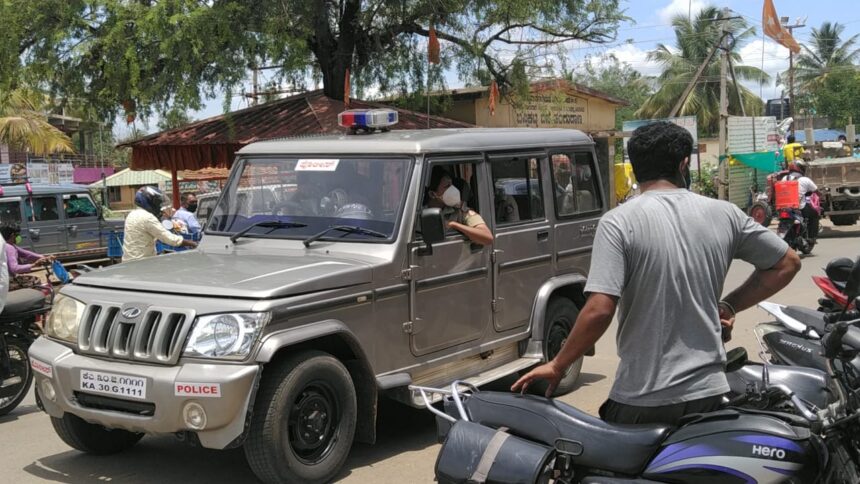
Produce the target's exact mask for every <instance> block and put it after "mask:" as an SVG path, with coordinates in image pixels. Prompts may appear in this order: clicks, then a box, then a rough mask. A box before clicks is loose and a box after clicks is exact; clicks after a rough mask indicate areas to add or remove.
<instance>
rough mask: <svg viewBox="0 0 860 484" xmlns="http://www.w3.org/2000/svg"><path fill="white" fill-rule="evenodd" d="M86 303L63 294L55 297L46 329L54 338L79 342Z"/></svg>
mask: <svg viewBox="0 0 860 484" xmlns="http://www.w3.org/2000/svg"><path fill="white" fill-rule="evenodd" d="M84 309H86V305H85V304H84V303H82V302H80V301H78V300H75V299H72V298H70V297H68V296H63V295H62V294H57V296H56V297H55V298H54V305H53V307H52V308H51V313H50V314H49V315H48V321H47V324H46V325H45V326H46V328H45V331H46V332H47V333H48V336H50V337H52V338H57V339H61V340H63V341H68V342H69V343H77V342H78V329H80V327H81V318H82V317H83V315H84Z"/></svg>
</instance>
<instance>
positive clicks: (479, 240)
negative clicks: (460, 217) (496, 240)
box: [448, 222, 493, 245]
mask: <svg viewBox="0 0 860 484" xmlns="http://www.w3.org/2000/svg"><path fill="white" fill-rule="evenodd" d="M448 227H450V228H452V229H454V230H456V231H458V232H460V233H462V234H463V235H465V236H466V237H468V238H469V240H471V241H472V242H474V243H476V244H481V245H490V244H492V243H493V234H492V232H490V229H489V227H487V224H481V225H477V226H475V227H469V226H468V225H466V224H461V223H459V222H449V223H448Z"/></svg>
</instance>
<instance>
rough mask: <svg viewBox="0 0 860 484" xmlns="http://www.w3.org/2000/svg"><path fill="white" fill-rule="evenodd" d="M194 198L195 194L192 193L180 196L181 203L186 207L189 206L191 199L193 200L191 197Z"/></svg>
mask: <svg viewBox="0 0 860 484" xmlns="http://www.w3.org/2000/svg"><path fill="white" fill-rule="evenodd" d="M193 196H194V194H193V193H191V192H185V193H183V194H182V195H180V196H179V203H180V204H181V205H182V206H183V207H184V206H185V205H187V204H188V199H189V198H191V197H193Z"/></svg>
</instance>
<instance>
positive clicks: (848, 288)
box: [845, 259, 860, 301]
mask: <svg viewBox="0 0 860 484" xmlns="http://www.w3.org/2000/svg"><path fill="white" fill-rule="evenodd" d="M845 295H846V296H848V300H849V301H853V300H854V299H856V298H857V297H858V296H860V259H857V261H856V262H854V267H852V268H851V273H850V274H848V281H846V282H845Z"/></svg>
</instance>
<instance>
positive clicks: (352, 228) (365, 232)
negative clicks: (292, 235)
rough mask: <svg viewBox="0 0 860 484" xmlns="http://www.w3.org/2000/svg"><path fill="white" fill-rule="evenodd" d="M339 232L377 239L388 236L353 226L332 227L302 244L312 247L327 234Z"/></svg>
mask: <svg viewBox="0 0 860 484" xmlns="http://www.w3.org/2000/svg"><path fill="white" fill-rule="evenodd" d="M333 230H337V231H339V232H346V233H348V234H361V235H369V236H371V237H377V238H380V239H387V238H388V234H383V233H382V232H377V231H375V230H371V229H366V228H364V227H357V226H353V225H332V226H331V227H329V228H327V229H325V230H323V231H322V232H319V233H317V234H314V235H311V236H310V237H308V238H307V239H305V240H304V241H303V242H302V243H303V244H305V247H310V246H311V244H313V243H314V242H316V241H317V240H319V239H321V238H322V236H324V235H325V234H327V233H329V232H331V231H333Z"/></svg>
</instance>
